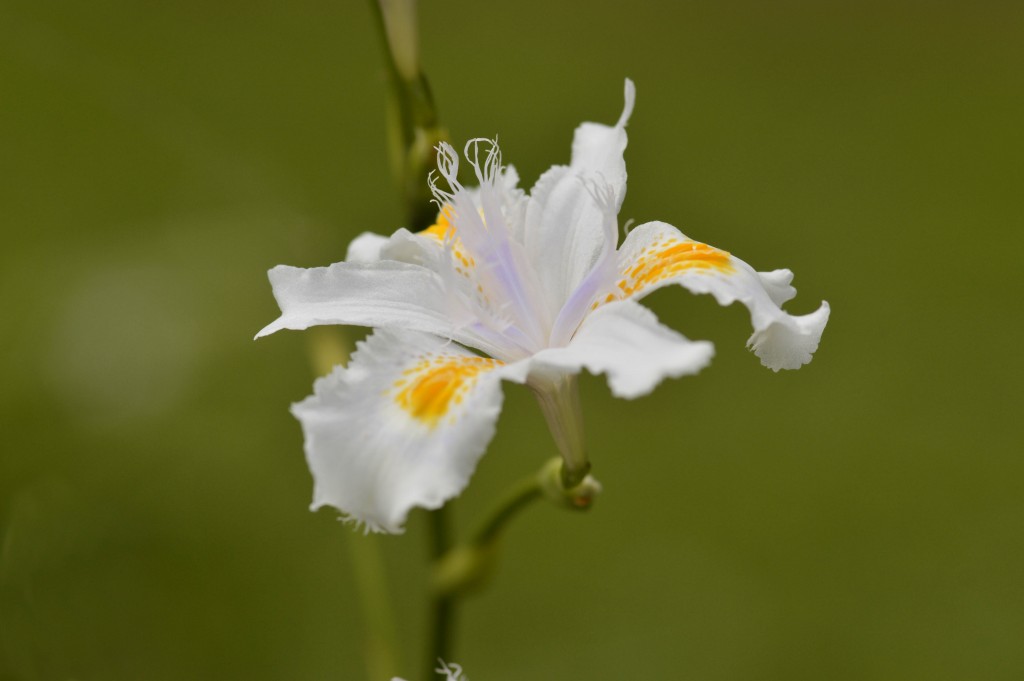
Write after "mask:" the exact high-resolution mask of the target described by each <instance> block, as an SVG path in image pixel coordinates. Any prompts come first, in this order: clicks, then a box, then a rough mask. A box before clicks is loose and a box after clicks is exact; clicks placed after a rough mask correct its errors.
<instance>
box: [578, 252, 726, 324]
mask: <svg viewBox="0 0 1024 681" xmlns="http://www.w3.org/2000/svg"><path fill="white" fill-rule="evenodd" d="M729 258H730V255H729V253H728V252H726V251H723V250H720V249H717V248H715V247H714V246H708V245H707V244H702V243H701V242H699V241H689V240H686V241H683V240H680V239H675V238H671V237H669V238H667V239H663V240H661V241H656V242H654V243H653V244H651V245H650V246H648V247H647V248H645V249H644V250H643V251H642V252H641V253H640V255H639V256H637V258H636V260H634V261H633V263H632V265H631V266H630V267H629V268H628V269H626V271H625V272H623V277H622V279H620V280H619V281H618V282H617V284H616V285H617V286H618V289H619V290H618V291H617V292H615V293H609V294H608V295H607V296H606V297H605V298H604V299H603V300H599V301H597V302H595V303H594V304H593V306H592V307H593V308H596V307H598V306H599V305H602V304H604V303H610V302H611V301H613V300H621V299H622V298H628V297H630V296H632V295H634V294H635V293H638V292H640V291H643V290H644V289H646V288H648V287H650V286H653V285H655V284H657V283H659V282H661V281H664V280H666V279H670V278H671V277H675V276H678V275H680V274H683V273H684V272H687V271H689V270H696V271H705V272H720V273H722V274H732V273H733V272H735V271H736V269H735V268H734V267H733V266H732V262H730V260H729Z"/></svg>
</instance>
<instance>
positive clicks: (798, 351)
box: [747, 301, 830, 371]
mask: <svg viewBox="0 0 1024 681" xmlns="http://www.w3.org/2000/svg"><path fill="white" fill-rule="evenodd" d="M829 313H830V308H829V305H828V303H827V302H825V301H822V303H821V307H819V308H818V309H817V310H816V311H814V312H812V313H810V314H806V315H802V316H792V315H787V316H786V317H784V318H781V319H778V320H776V321H774V322H772V323H771V324H769V325H768V326H767V327H765V328H764V329H761V330H758V331H755V332H754V335H752V336H751V337H750V340H748V341H747V347H748V348H750V349H751V350H753V352H754V354H755V355H757V356H758V357H759V358H760V360H761V364H763V365H764V366H766V367H768V368H769V369H771V370H772V371H779V370H781V369H799V368H800V367H802V366H803V365H804V364H807V363H808V362H810V361H811V358H812V357H813V356H814V352H815V351H816V350H817V349H818V343H820V342H821V334H822V332H824V330H825V325H826V324H827V323H828V317H829Z"/></svg>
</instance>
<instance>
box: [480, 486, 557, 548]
mask: <svg viewBox="0 0 1024 681" xmlns="http://www.w3.org/2000/svg"><path fill="white" fill-rule="evenodd" d="M541 496H542V491H541V486H540V479H539V476H536V475H531V476H530V477H528V478H525V479H523V480H520V481H519V482H518V483H517V484H516V485H515V486H514V487H512V488H511V489H510V490H509V491H508V492H507V493H506V494H505V496H504V497H502V499H501V501H499V502H498V504H497V505H495V507H494V508H493V509H491V512H490V513H489V514H488V516H487V517H486V518H485V519H484V522H483V523H482V524H481V525H480V527H479V528H477V531H476V532H475V533H474V534H473V539H472V543H473V544H476V545H478V546H483V545H486V544H490V543H491V542H493V541H495V540H496V539H497V538H498V536H499V535H500V534H501V531H502V530H503V529H505V526H506V525H508V523H509V521H510V520H512V518H514V517H515V516H516V515H517V514H518V513H519V512H520V511H522V510H523V509H525V508H526V507H527V506H529V505H530V503H531V502H533V501H534V500H535V499H540V498H541Z"/></svg>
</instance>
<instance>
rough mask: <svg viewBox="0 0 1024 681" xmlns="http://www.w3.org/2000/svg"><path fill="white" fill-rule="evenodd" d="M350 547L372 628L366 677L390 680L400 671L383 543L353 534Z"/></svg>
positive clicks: (367, 647) (369, 537) (358, 589)
mask: <svg viewBox="0 0 1024 681" xmlns="http://www.w3.org/2000/svg"><path fill="white" fill-rule="evenodd" d="M348 545H349V555H350V557H351V559H352V567H353V572H354V575H355V581H356V585H357V591H358V593H359V601H360V605H361V606H362V609H363V617H364V618H365V619H366V623H367V625H368V628H369V631H368V632H367V634H366V648H365V650H364V653H363V654H364V655H365V657H366V672H367V676H368V678H370V679H372V680H376V679H390V678H392V677H393V676H394V674H395V670H397V669H398V665H397V660H396V659H395V651H396V650H397V646H396V644H395V641H396V638H397V635H396V633H395V622H394V619H393V617H392V614H391V602H390V598H389V595H388V586H387V580H386V579H385V571H384V558H383V556H382V555H381V551H380V543H379V541H378V538H377V537H374V536H366V537H364V536H361V535H356V534H353V535H352V536H351V537H349V538H348Z"/></svg>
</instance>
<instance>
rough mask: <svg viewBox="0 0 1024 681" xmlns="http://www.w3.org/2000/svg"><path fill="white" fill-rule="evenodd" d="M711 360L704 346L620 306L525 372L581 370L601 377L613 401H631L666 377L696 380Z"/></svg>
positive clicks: (598, 314) (644, 312)
mask: <svg viewBox="0 0 1024 681" xmlns="http://www.w3.org/2000/svg"><path fill="white" fill-rule="evenodd" d="M714 354H715V350H714V346H713V345H712V344H711V343H709V342H708V341H691V340H688V339H687V338H686V337H685V336H683V335H682V334H680V333H677V332H676V331H673V330H672V329H670V328H668V327H667V326H664V325H662V324H661V323H659V322H658V319H657V317H655V315H654V313H653V312H651V311H650V310H648V309H647V308H645V307H643V306H642V305H639V304H638V303H634V302H633V301H630V300H625V301H620V302H614V303H610V304H608V305H603V306H601V307H599V308H598V309H597V310H595V311H594V312H592V313H591V314H590V315H589V316H588V317H587V318H586V319H585V320H584V322H583V324H582V325H581V326H580V328H579V330H578V331H577V332H576V335H575V336H574V337H573V339H572V341H571V342H570V343H569V345H568V346H566V347H564V348H552V349H549V350H542V351H541V352H539V353H537V354H536V355H534V357H533V359H532V360H531V369H530V372H531V374H536V373H538V372H544V371H563V372H570V373H576V372H578V371H579V370H580V369H582V368H585V369H587V370H588V371H590V372H591V373H595V374H598V373H603V374H607V375H608V385H609V387H610V388H611V390H612V394H614V395H615V396H617V397H625V398H634V397H640V396H641V395H646V394H647V393H649V392H651V391H652V390H654V388H655V386H657V385H658V384H659V383H661V381H662V380H664V379H665V378H667V377H672V378H677V377H679V376H686V375H690V374H696V373H697V372H699V371H700V370H701V369H703V368H704V367H706V366H707V365H708V363H710V362H711V358H712V357H713V356H714Z"/></svg>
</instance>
